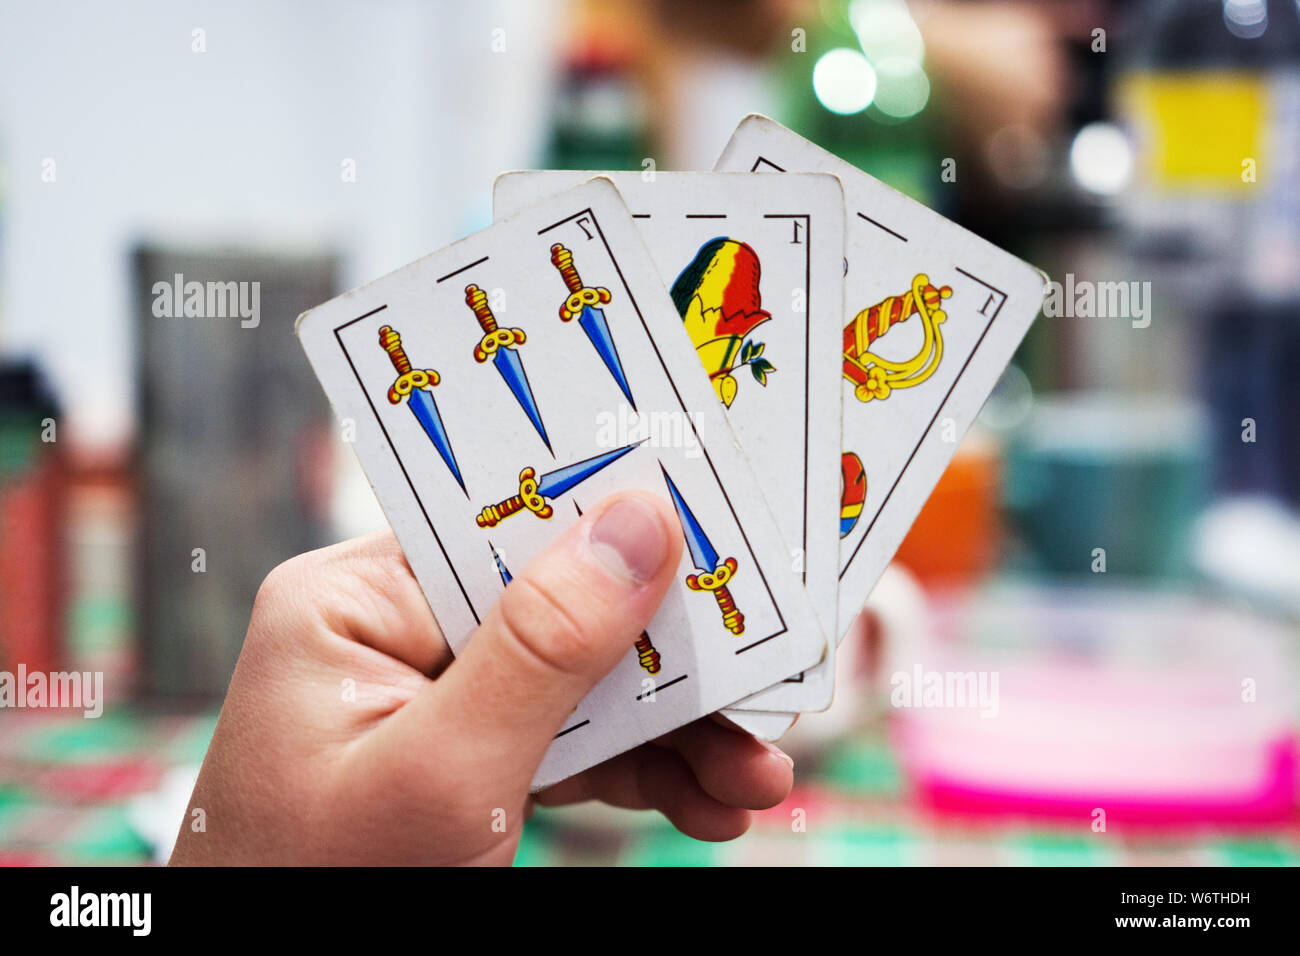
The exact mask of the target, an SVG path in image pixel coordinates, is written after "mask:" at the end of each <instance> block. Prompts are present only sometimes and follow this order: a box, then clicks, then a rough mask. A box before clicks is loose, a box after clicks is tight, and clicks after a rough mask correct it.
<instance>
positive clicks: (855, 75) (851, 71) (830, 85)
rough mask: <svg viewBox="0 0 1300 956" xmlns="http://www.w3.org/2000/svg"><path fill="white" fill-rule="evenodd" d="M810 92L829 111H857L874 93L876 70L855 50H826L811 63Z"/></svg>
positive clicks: (869, 102)
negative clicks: (815, 61) (811, 85)
mask: <svg viewBox="0 0 1300 956" xmlns="http://www.w3.org/2000/svg"><path fill="white" fill-rule="evenodd" d="M812 79H813V92H814V93H816V94H817V99H818V100H819V101H820V102H821V104H822V106H824V107H826V108H827V109H828V110H830V111H831V112H832V113H840V114H842V115H845V116H848V115H851V114H853V113H861V112H862V111H863V110H865V109H866V108H867V107H868V106H870V105H871V101H872V99H873V98H874V97H875V95H876V71H875V70H874V69H873V68H872V66H871V64H870V63H868V62H867V58H866V57H865V56H863V55H862V54H861V53H859V52H858V51H857V50H850V49H848V48H847V47H837V48H836V49H834V50H828V51H827V52H825V53H823V54H822V55H821V58H820V59H818V61H817V64H816V66H814V67H813V77H812Z"/></svg>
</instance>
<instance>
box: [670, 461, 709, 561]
mask: <svg viewBox="0 0 1300 956" xmlns="http://www.w3.org/2000/svg"><path fill="white" fill-rule="evenodd" d="M660 467H661V468H662V467H663V466H662V465H661V466H660ZM664 481H666V482H668V493H669V494H670V495H672V498H673V507H674V508H676V509H677V520H678V521H680V522H681V523H682V534H684V535H685V536H686V547H687V548H688V549H690V552H691V562H692V563H693V564H694V565H695V567H697V568H698V569H699V570H701V571H707V572H709V573H710V574H711V573H713V571H714V570H716V569H717V567H718V552H717V551H715V550H714V548H713V545H712V544H710V543H709V538H708V535H706V534H705V533H704V529H703V528H701V527H700V523H699V522H698V521H696V520H695V515H694V514H692V513H691V509H690V508H689V507H687V505H686V501H685V499H684V498H682V494H681V492H680V491H678V490H677V486H676V485H674V484H673V480H672V479H671V478H669V477H668V472H667V471H666V470H665V471H664Z"/></svg>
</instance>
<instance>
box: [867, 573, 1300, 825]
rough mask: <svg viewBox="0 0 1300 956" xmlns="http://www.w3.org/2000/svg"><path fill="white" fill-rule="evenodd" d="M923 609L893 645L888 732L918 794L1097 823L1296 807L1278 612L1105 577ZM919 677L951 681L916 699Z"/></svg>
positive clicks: (1271, 819) (1204, 819) (1286, 649)
mask: <svg viewBox="0 0 1300 956" xmlns="http://www.w3.org/2000/svg"><path fill="white" fill-rule="evenodd" d="M933 623H934V627H933V637H932V638H927V639H926V640H925V642H924V644H925V646H915V647H908V648H896V649H893V650H892V651H891V654H890V657H891V660H890V662H889V672H890V674H891V675H892V679H891V687H892V689H893V690H894V691H895V700H894V701H893V702H894V704H895V707H894V715H895V721H894V731H895V734H896V742H897V745H898V748H899V752H900V754H901V757H902V760H903V764H904V766H905V768H906V770H907V772H908V774H909V777H910V779H911V781H912V784H913V786H914V789H915V791H916V794H917V796H918V798H919V799H920V801H921V802H922V803H923V804H924V805H926V806H928V807H931V808H933V809H936V810H940V811H945V812H955V813H963V814H969V813H976V814H981V815H989V814H992V815H1007V814H1011V815H1034V816H1051V817H1057V818H1071V819H1077V820H1080V821H1082V822H1084V823H1090V822H1091V821H1092V820H1093V819H1104V820H1105V822H1106V826H1107V829H1112V828H1114V827H1115V826H1116V825H1117V824H1141V825H1153V824H1154V825H1162V824H1177V825H1186V824H1225V825H1226V824H1262V823H1276V822H1279V821H1284V820H1287V819H1288V818H1292V817H1293V816H1294V814H1295V808H1296V773H1297V753H1298V747H1297V732H1296V723H1295V718H1294V709H1295V701H1296V700H1297V694H1296V686H1295V681H1294V679H1293V677H1292V667H1291V659H1292V657H1293V655H1294V651H1295V634H1294V633H1292V632H1291V631H1290V630H1288V629H1287V628H1285V627H1282V626H1280V625H1278V624H1276V623H1274V622H1271V621H1269V620H1267V619H1262V618H1256V617H1253V616H1250V615H1247V614H1243V613H1239V612H1233V611H1230V610H1227V609H1225V608H1223V607H1219V606H1215V605H1213V604H1209V603H1207V602H1203V601H1199V600H1194V599H1191V598H1169V597H1157V596H1151V595H1143V594H1128V593H1123V592H1116V591H1112V590H1105V591H1102V590H1085V591H1068V592H1051V593H1047V594H1044V593H1043V592H1039V591H1030V590H1025V591H1011V592H1006V591H1004V592H1000V593H998V594H995V595H993V596H992V597H982V598H980V599H979V600H978V602H977V603H973V604H972V603H969V602H962V601H949V602H945V603H944V605H943V606H942V607H941V608H940V609H939V611H938V613H936V614H935V617H934V622H933ZM904 674H906V676H905V677H904V676H900V675H904ZM931 675H938V677H934V676H931ZM966 675H970V676H966ZM927 681H928V682H929V685H930V688H931V690H934V689H935V688H936V687H938V684H937V683H936V681H942V682H943V683H944V685H945V686H946V688H947V692H946V693H945V692H942V691H937V690H936V691H935V692H934V693H933V694H932V695H931V699H930V700H929V701H928V702H927V701H926V700H924V699H921V700H919V701H918V700H916V699H915V698H916V697H917V695H915V694H913V695H912V698H913V699H905V698H906V695H904V694H902V693H901V692H900V690H899V689H900V688H901V687H902V686H903V685H904V684H906V685H908V687H909V688H911V687H916V686H920V685H923V684H925V683H926V682H927ZM981 681H982V683H980V682H981ZM959 686H961V687H964V688H965V689H966V691H967V693H966V695H965V697H966V699H965V700H962V699H961V696H962V695H961V694H960V693H954V691H955V689H956V688H958V687H959ZM977 687H982V688H983V691H984V693H983V697H982V698H980V697H979V695H978V694H975V693H972V692H971V691H972V689H974V688H977ZM918 703H919V706H917V705H916V704H918ZM1098 811H1104V817H1101V816H1100V814H1099V813H1098Z"/></svg>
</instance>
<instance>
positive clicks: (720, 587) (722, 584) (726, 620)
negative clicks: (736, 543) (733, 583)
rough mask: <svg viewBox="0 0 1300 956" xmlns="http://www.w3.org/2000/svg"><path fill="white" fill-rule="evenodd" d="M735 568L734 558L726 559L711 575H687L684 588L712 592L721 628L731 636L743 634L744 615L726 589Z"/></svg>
mask: <svg viewBox="0 0 1300 956" xmlns="http://www.w3.org/2000/svg"><path fill="white" fill-rule="evenodd" d="M737 567H738V564H737V562H736V559H735V558H727V559H726V560H725V561H723V562H722V563H721V564H719V565H718V566H717V567H716V568H714V569H713V573H712V574H708V573H701V574H688V575H687V576H686V586H687V587H688V588H690V589H691V590H692V591H711V592H713V597H714V600H716V601H717V602H718V609H719V610H720V611H722V623H723V626H725V627H726V629H727V630H729V631H730V632H731V633H732V634H744V633H745V615H743V614H741V613H740V609H739V608H738V607H736V602H735V601H733V600H732V598H731V591H729V590H728V589H727V582H728V581H730V580H731V579H732V578H733V577H735V576H736V568H737Z"/></svg>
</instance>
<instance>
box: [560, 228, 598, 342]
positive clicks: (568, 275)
mask: <svg viewBox="0 0 1300 956" xmlns="http://www.w3.org/2000/svg"><path fill="white" fill-rule="evenodd" d="M551 265H553V266H555V268H556V269H558V270H560V278H561V279H563V280H564V284H565V286H566V287H567V288H568V290H569V297H568V298H567V299H565V300H564V304H563V305H562V306H560V318H561V319H562V320H563V321H565V322H568V321H569V320H570V319H572V318H574V317H575V316H579V315H582V310H583V309H585V308H586V307H587V306H589V305H590V306H601V305H609V300H610V295H609V290H608V289H602V288H599V287H597V288H592V287H590V286H585V285H583V284H582V277H581V276H579V275H578V267H577V266H575V265H574V264H573V253H572V252H570V251H569V250H568V249H567V248H566V247H565V246H564V245H563V244H561V243H558V242H557V243H556V244H555V245H553V246H551Z"/></svg>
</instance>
